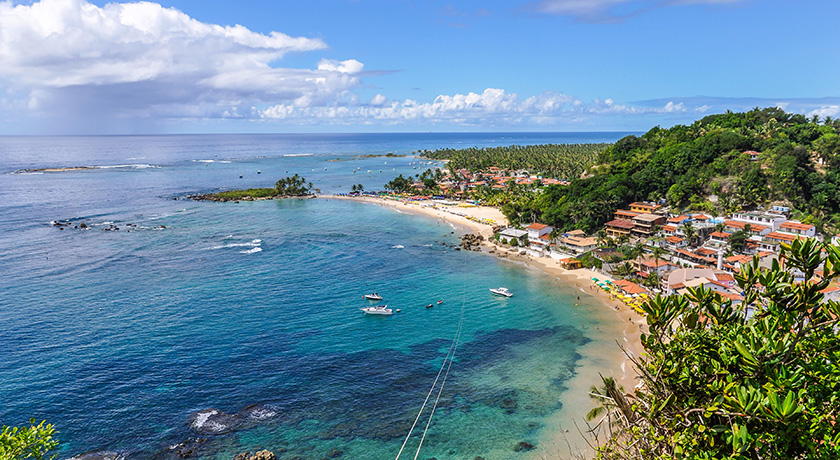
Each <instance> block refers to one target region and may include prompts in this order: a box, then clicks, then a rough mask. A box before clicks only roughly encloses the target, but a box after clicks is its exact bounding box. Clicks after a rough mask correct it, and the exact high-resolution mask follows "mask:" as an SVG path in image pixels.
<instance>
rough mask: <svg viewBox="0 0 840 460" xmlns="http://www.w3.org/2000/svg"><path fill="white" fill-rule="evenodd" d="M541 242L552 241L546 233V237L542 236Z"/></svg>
mask: <svg viewBox="0 0 840 460" xmlns="http://www.w3.org/2000/svg"><path fill="white" fill-rule="evenodd" d="M540 239H541V240H546V241H551V236H550V235H549V234H548V233H546V234H545V235H540Z"/></svg>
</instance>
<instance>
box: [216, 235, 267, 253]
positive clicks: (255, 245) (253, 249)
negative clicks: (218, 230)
mask: <svg viewBox="0 0 840 460" xmlns="http://www.w3.org/2000/svg"><path fill="white" fill-rule="evenodd" d="M231 238H233V235H228V236H226V237H225V238H224V239H225V240H228V239H231ZM261 245H262V240H261V239H253V240H251V241H249V242H247V243H228V244H221V245H218V246H213V247H210V248H207V249H208V250H211V251H213V250H217V249H229V248H250V249H244V250H241V251H239V253H240V254H256V253H258V252H262V248H261V247H260V246H261Z"/></svg>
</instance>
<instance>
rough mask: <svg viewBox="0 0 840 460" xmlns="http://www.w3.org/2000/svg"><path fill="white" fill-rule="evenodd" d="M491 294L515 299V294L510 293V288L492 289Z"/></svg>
mask: <svg viewBox="0 0 840 460" xmlns="http://www.w3.org/2000/svg"><path fill="white" fill-rule="evenodd" d="M490 292H492V293H493V294H496V295H500V296H503V297H513V293H512V292H510V291H508V288H505V287H500V288H496V289H493V288H490Z"/></svg>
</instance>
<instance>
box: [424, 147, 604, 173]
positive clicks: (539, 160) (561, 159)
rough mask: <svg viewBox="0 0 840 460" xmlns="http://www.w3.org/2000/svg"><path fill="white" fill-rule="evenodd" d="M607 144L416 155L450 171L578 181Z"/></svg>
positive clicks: (486, 149)
mask: <svg viewBox="0 0 840 460" xmlns="http://www.w3.org/2000/svg"><path fill="white" fill-rule="evenodd" d="M608 146H609V144H544V145H511V146H505V147H492V148H478V147H472V148H467V149H451V148H446V149H437V150H422V151H418V152H415V153H416V154H419V155H421V156H422V157H424V158H431V159H435V160H449V165H448V166H449V169H450V171H453V172H454V171H456V170H458V169H468V170H470V171H486V170H487V169H488V168H490V167H493V166H495V167H498V168H502V169H508V170H523V169H524V170H527V171H528V172H530V173H531V174H538V175H542V176H545V177H555V178H558V179H572V178H575V177H578V176H580V175H581V173H583V172H584V171H585V170H586V168H588V167H589V166H590V165H592V164H594V163H595V162H596V161H597V159H598V155H599V154H600V153H601V152H602V151H603V150H604V149H605V148H607V147H608Z"/></svg>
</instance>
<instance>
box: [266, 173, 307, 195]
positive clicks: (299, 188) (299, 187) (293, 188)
mask: <svg viewBox="0 0 840 460" xmlns="http://www.w3.org/2000/svg"><path fill="white" fill-rule="evenodd" d="M274 188H275V190H277V195H278V196H301V195H309V194H310V192H311V191H312V182H309V183H307V182H306V179H304V178H303V177H301V176H299V175H297V174H295V175H294V176H291V177H284V178H283V179H280V180H278V181H277V183H275V184H274Z"/></svg>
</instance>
